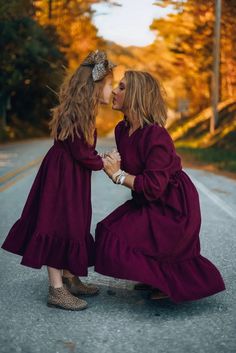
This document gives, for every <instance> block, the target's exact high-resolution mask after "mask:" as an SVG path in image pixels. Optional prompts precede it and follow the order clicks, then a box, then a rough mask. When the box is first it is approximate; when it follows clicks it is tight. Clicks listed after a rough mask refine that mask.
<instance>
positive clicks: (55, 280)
mask: <svg viewBox="0 0 236 353" xmlns="http://www.w3.org/2000/svg"><path fill="white" fill-rule="evenodd" d="M47 270H48V279H49V283H50V285H51V286H52V287H54V288H61V287H63V284H62V271H61V270H58V269H57V268H53V267H49V266H48V267H47Z"/></svg>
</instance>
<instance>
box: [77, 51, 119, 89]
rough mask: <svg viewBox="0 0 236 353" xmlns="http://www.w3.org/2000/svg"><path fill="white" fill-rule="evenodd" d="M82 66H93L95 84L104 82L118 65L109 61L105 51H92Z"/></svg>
mask: <svg viewBox="0 0 236 353" xmlns="http://www.w3.org/2000/svg"><path fill="white" fill-rule="evenodd" d="M82 66H92V67H93V70H92V77H93V80H94V82H96V81H100V80H102V79H103V78H104V77H105V76H106V75H107V74H108V73H109V72H110V71H111V70H112V69H113V68H114V67H115V66H116V65H115V64H113V63H112V62H111V61H109V60H108V59H107V54H106V53H105V52H104V51H99V50H96V51H92V52H90V53H89V55H88V56H87V57H86V58H85V60H84V61H83V62H82Z"/></svg>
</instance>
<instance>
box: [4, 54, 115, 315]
mask: <svg viewBox="0 0 236 353" xmlns="http://www.w3.org/2000/svg"><path fill="white" fill-rule="evenodd" d="M113 67H114V65H113V64H112V63H111V62H109V61H108V60H107V57H106V54H105V53H104V52H98V51H96V52H91V53H90V54H89V56H88V57H87V58H86V59H85V60H84V62H83V63H82V64H81V65H80V66H79V67H78V69H77V70H76V71H75V72H74V73H73V75H72V76H71V78H70V79H68V80H66V81H65V82H64V84H63V85H62V87H61V91H60V95H59V105H58V106H57V107H56V108H54V109H53V118H52V120H51V122H50V128H51V135H52V137H53V138H54V145H53V146H52V147H51V149H50V150H49V151H48V153H47V155H46V156H45V158H44V160H43V162H42V164H41V166H40V169H39V171H38V174H37V176H36V178H35V181H34V183H33V186H32V188H31V191H30V193H29V196H28V199H27V202H26V205H25V207H24V209H23V212H22V215H21V218H20V219H19V220H18V221H17V222H16V223H15V224H14V226H13V227H12V228H11V230H10V232H9V234H8V236H7V238H6V240H5V242H4V244H3V245H2V248H3V249H5V250H7V251H10V252H12V253H15V254H18V255H21V256H22V257H23V258H22V262H21V264H23V265H25V266H29V267H33V268H41V267H42V266H43V265H47V269H48V276H49V283H50V286H49V295H48V305H49V306H54V307H60V308H63V309H68V310H81V309H84V308H86V307H87V303H86V301H84V300H82V299H79V298H78V297H77V296H78V295H80V294H81V295H82V294H87V295H94V294H97V293H98V288H96V287H94V286H89V285H85V284H84V283H82V282H81V281H80V279H79V278H78V277H77V276H86V275H87V268H88V266H92V265H93V264H94V241H93V238H92V236H91V234H90V222H91V197H90V196H91V195H90V194H91V191H90V189H91V171H92V170H100V169H103V167H104V165H105V163H106V162H105V160H103V159H102V158H101V157H100V156H99V155H98V153H97V152H96V150H95V144H96V131H95V117H96V113H97V108H98V104H99V103H103V104H107V103H109V98H110V95H111V91H112V68H113ZM62 270H64V272H63V276H62ZM63 282H64V286H63Z"/></svg>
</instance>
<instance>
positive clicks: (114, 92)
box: [112, 88, 117, 96]
mask: <svg viewBox="0 0 236 353" xmlns="http://www.w3.org/2000/svg"><path fill="white" fill-rule="evenodd" d="M116 89H117V88H114V89H113V90H112V94H113V95H114V96H115V95H116Z"/></svg>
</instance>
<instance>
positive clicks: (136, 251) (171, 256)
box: [95, 121, 225, 303]
mask: <svg viewBox="0 0 236 353" xmlns="http://www.w3.org/2000/svg"><path fill="white" fill-rule="evenodd" d="M128 130H129V129H128V127H127V126H126V123H125V121H122V122H120V123H119V124H118V125H117V126H116V129H115V137H116V143H117V148H118V151H119V152H120V154H121V158H122V165H121V168H122V169H123V170H125V171H126V172H128V173H130V174H132V175H136V178H135V182H134V191H132V199H131V200H129V201H127V202H125V203H124V204H123V205H121V206H120V207H118V208H117V209H116V210H115V211H113V212H112V213H111V214H110V215H109V216H108V217H106V218H105V219H104V220H103V221H101V222H100V223H98V225H97V228H96V241H95V246H96V260H95V270H96V271H97V272H99V273H101V274H103V275H107V276H112V277H116V278H121V279H122V278H123V279H128V280H134V281H139V282H143V283H146V284H150V285H152V286H154V287H156V288H159V289H161V290H162V291H163V292H165V293H166V294H168V296H169V297H170V298H171V299H172V300H173V301H174V302H176V303H177V302H181V301H185V300H195V299H200V298H203V297H206V296H209V295H212V294H215V293H217V292H219V291H222V290H224V289H225V286H224V282H223V279H222V277H221V275H220V273H219V271H218V270H217V268H216V267H215V266H214V265H213V264H212V263H211V262H210V261H209V260H207V259H206V258H204V257H203V256H201V255H200V243H199V231H200V225H201V214H200V207H199V198H198V193H197V191H196V189H195V186H194V185H193V183H192V182H191V180H190V178H189V177H188V175H187V174H186V173H185V172H184V171H183V170H182V167H181V160H180V158H179V156H178V155H177V154H176V152H175V148H174V144H173V142H172V139H171V137H170V136H169V134H168V132H167V131H166V130H165V129H164V128H162V127H159V126H157V125H146V126H144V127H143V128H139V129H138V130H136V131H135V132H134V133H133V134H132V135H131V136H130V137H129V135H128Z"/></svg>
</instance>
